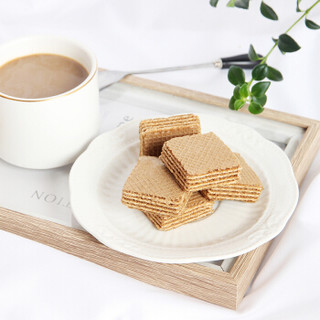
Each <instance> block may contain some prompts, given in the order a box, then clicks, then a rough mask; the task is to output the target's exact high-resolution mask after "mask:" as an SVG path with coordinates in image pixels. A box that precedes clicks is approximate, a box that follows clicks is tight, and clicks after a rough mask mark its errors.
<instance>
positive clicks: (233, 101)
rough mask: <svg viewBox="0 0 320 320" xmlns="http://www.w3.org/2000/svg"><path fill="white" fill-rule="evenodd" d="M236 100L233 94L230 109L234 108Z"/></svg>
mask: <svg viewBox="0 0 320 320" xmlns="http://www.w3.org/2000/svg"><path fill="white" fill-rule="evenodd" d="M235 101H236V98H235V97H234V96H232V97H231V99H230V100H229V109H231V110H234V103H235Z"/></svg>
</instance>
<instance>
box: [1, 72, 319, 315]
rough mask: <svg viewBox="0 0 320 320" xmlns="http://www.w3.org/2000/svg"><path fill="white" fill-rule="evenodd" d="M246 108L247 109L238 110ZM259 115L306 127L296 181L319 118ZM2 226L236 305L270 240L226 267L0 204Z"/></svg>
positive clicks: (310, 153)
mask: <svg viewBox="0 0 320 320" xmlns="http://www.w3.org/2000/svg"><path fill="white" fill-rule="evenodd" d="M122 82H124V83H127V84H130V85H134V86H139V87H143V88H146V89H149V90H155V91H159V92H163V93H166V94H170V95H174V96H179V97H183V98H186V99H191V100H194V101H199V102H202V103H206V104H211V105H215V106H218V107H223V108H227V107H228V99H225V98H220V97H215V96H212V95H209V94H204V93H200V92H196V91H192V90H188V89H184V88H179V87H174V86H171V85H167V84H162V83H158V82H154V81H150V80H145V79H141V78H137V77H133V76H128V77H126V78H125V79H123V80H122ZM241 112H244V113H247V111H245V110H244V111H241ZM259 116H260V117H264V118H267V119H272V120H276V121H280V122H284V123H288V124H291V125H295V126H299V127H302V128H305V129H306V131H305V134H304V137H303V139H302V141H301V142H300V144H299V145H298V147H297V149H296V151H295V153H294V155H293V157H292V165H293V169H294V173H295V175H296V178H297V181H298V183H299V184H300V183H301V182H302V180H303V178H304V176H305V174H306V173H307V171H308V169H309V167H310V165H311V163H312V161H313V159H314V157H315V155H316V153H317V151H318V149H319V147H320V122H318V121H316V120H312V119H307V118H302V117H299V116H295V115H290V114H287V113H282V112H278V111H273V110H265V111H264V112H263V113H262V114H261V115H259ZM0 228H1V229H2V230H5V231H8V232H11V233H15V234H17V235H20V236H23V237H25V238H28V239H31V240H35V241H38V242H40V243H43V244H45V245H48V246H51V247H53V248H56V249H58V250H61V251H64V252H66V253H68V254H72V255H74V256H77V257H79V258H82V259H85V260H88V261H91V262H93V263H96V264H98V265H101V266H103V267H106V268H109V269H111V270H114V271H116V272H120V273H122V274H125V275H127V276H130V277H132V278H135V279H137V280H140V281H144V282H146V283H149V284H152V285H155V286H158V287H161V288H165V289H168V290H173V291H176V292H179V293H182V294H186V295H189V296H192V297H195V298H198V299H202V300H204V301H207V302H210V303H214V304H217V305H221V306H224V307H227V308H230V309H236V308H237V306H238V305H239V303H240V302H241V300H242V298H243V296H244V294H245V292H246V290H247V288H248V286H249V285H250V283H251V281H252V278H253V277H254V275H255V274H256V271H257V270H258V268H259V266H260V264H261V262H262V260H263V257H264V256H265V253H266V252H267V250H268V247H269V246H270V243H271V242H268V243H266V244H264V245H262V246H260V247H259V248H257V249H255V250H253V251H251V252H248V253H246V254H243V255H241V256H239V257H238V258H237V259H236V261H235V263H234V265H233V267H232V268H231V270H230V272H223V271H219V270H215V269H212V268H210V267H206V266H202V265H199V264H165V263H156V262H151V261H147V260H142V259H138V258H135V257H132V256H129V255H126V254H123V253H121V252H117V251H114V250H112V249H110V248H108V247H106V246H104V245H103V244H101V243H100V242H98V241H97V240H96V239H95V238H94V237H92V236H91V235H90V234H88V233H87V232H85V231H81V230H77V229H73V228H70V227H66V226H62V225H59V224H56V223H54V222H50V221H46V220H43V219H39V218H35V217H31V216H28V215H25V214H22V213H19V212H14V211H12V210H8V209H5V208H0Z"/></svg>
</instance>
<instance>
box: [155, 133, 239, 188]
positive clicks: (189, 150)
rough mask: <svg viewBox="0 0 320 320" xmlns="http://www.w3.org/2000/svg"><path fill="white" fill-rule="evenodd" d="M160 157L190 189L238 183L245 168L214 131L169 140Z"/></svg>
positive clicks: (178, 180)
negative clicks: (242, 168)
mask: <svg viewBox="0 0 320 320" xmlns="http://www.w3.org/2000/svg"><path fill="white" fill-rule="evenodd" d="M160 159H161V160H162V161H163V163H164V164H165V165H166V167H167V168H168V169H169V170H170V171H171V172H172V174H173V175H174V177H175V178H176V180H177V182H178V183H179V185H180V186H181V187H182V188H183V189H184V190H187V191H199V190H204V189H210V188H211V187H213V186H216V185H220V184H227V183H234V182H235V181H237V180H238V179H239V175H240V171H241V167H240V162H239V159H238V157H236V156H235V155H234V153H233V152H232V151H231V150H230V149H229V147H228V146H226V145H225V144H224V143H223V141H222V140H221V139H220V138H219V137H217V136H216V135H215V134H214V133H213V132H209V133H206V134H196V135H192V136H184V137H178V138H173V139H171V140H169V141H167V142H165V143H164V145H163V148H162V152H161V156H160Z"/></svg>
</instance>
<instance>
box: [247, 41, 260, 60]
mask: <svg viewBox="0 0 320 320" xmlns="http://www.w3.org/2000/svg"><path fill="white" fill-rule="evenodd" d="M248 55H249V59H250V60H251V61H257V60H259V59H260V58H259V56H258V55H257V53H256V50H255V49H254V47H253V45H252V44H250V47H249V53H248Z"/></svg>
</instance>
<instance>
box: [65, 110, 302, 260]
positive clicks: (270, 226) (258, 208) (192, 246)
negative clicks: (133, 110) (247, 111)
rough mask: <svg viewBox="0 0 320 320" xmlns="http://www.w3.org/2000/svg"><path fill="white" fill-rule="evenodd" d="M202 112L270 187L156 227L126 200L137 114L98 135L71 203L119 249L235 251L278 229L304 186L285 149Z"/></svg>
mask: <svg viewBox="0 0 320 320" xmlns="http://www.w3.org/2000/svg"><path fill="white" fill-rule="evenodd" d="M199 117H200V121H201V128H202V133H205V132H208V131H213V132H214V133H216V134H217V135H218V136H219V137H220V138H221V139H222V140H223V141H224V142H225V143H226V144H227V145H228V146H229V147H230V148H231V149H232V150H233V151H235V152H239V153H240V154H241V155H242V156H243V157H244V158H245V159H246V161H247V162H248V163H249V165H250V166H251V167H252V168H253V169H254V170H255V172H256V173H257V174H258V176H259V177H260V179H261V181H262V183H263V185H264V190H263V192H262V194H261V196H260V198H259V200H258V201H257V202H256V203H243V202H240V201H221V202H220V205H219V206H218V208H217V209H216V211H215V213H214V214H213V215H211V216H210V217H208V218H206V219H203V220H200V221H197V222H193V223H190V224H187V225H184V226H182V227H179V228H177V229H174V230H171V231H159V230H157V229H156V228H155V227H154V226H153V225H152V224H151V222H150V221H149V220H148V219H147V218H146V217H145V216H144V214H143V213H141V212H139V211H137V210H132V209H129V208H127V207H126V206H124V205H123V204H122V203H121V192H122V187H123V185H124V183H125V181H126V179H127V177H128V176H129V174H130V172H131V170H132V169H133V167H134V166H135V164H136V161H137V158H138V153H139V137H138V127H139V122H130V123H128V124H127V125H123V126H121V127H119V128H117V129H116V130H113V131H110V132H107V133H104V134H102V135H101V136H99V137H97V138H96V139H95V140H94V141H93V142H92V143H91V144H90V146H89V147H88V149H87V150H86V151H85V152H84V153H83V154H82V155H81V156H80V157H79V158H78V159H77V160H76V162H75V163H74V165H73V167H72V169H71V173H70V190H71V207H72V210H73V213H74V216H75V218H76V219H77V220H78V222H79V223H80V224H81V225H82V226H83V228H85V229H86V230H87V231H88V232H89V233H91V234H92V235H93V236H94V237H95V238H97V239H98V240H99V241H100V242H102V243H103V244H105V245H106V246H108V247H110V248H112V249H114V250H118V251H120V252H123V253H126V254H129V255H132V256H135V257H138V258H142V259H146V260H152V261H157V262H166V263H190V262H203V261H213V260H220V259H225V258H230V257H235V256H238V255H240V254H243V253H245V252H248V251H250V250H253V249H255V248H256V247H258V246H260V245H261V244H263V243H265V242H267V241H268V240H270V239H272V238H274V237H275V236H276V235H277V234H279V233H280V231H281V230H282V229H283V228H284V226H285V224H286V223H287V221H288V219H289V218H290V216H291V214H292V213H293V211H294V208H295V206H296V204H297V200H298V194H299V193H298V186H297V182H296V179H295V177H294V174H293V171H292V167H291V163H290V161H289V159H288V158H287V156H286V154H285V153H284V152H283V151H282V150H281V149H280V148H279V147H278V146H276V145H275V144H274V143H272V142H270V141H268V140H266V139H265V138H263V137H262V136H261V135H260V134H258V133H257V132H256V131H254V130H253V129H250V128H248V127H246V126H243V125H239V124H235V123H232V122H229V121H227V120H224V119H221V118H217V117H215V116H211V115H205V116H204V115H199Z"/></svg>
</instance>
